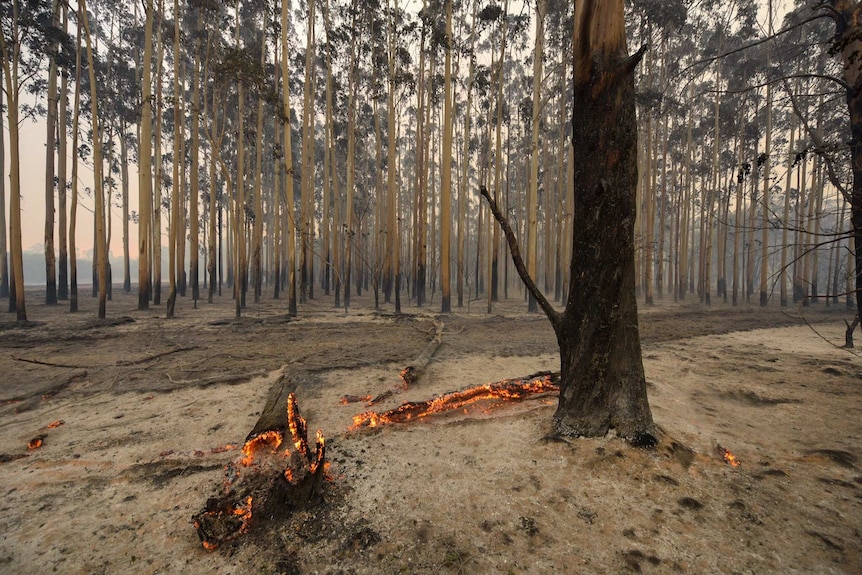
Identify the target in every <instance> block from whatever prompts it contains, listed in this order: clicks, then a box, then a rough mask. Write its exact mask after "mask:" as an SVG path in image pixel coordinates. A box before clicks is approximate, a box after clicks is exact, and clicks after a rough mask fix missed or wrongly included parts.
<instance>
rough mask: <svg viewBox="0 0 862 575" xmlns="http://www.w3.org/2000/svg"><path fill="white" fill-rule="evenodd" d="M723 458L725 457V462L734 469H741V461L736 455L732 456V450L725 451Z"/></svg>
mask: <svg viewBox="0 0 862 575" xmlns="http://www.w3.org/2000/svg"><path fill="white" fill-rule="evenodd" d="M723 457H724V462H725V463H729V464H730V465H731V466H732V467H739V466H740V462H739V460H738V459H737V458H736V456H735V455H734V454H732V453H731V452H730V450H728V449H725V450H724V454H723Z"/></svg>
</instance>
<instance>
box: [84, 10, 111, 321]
mask: <svg viewBox="0 0 862 575" xmlns="http://www.w3.org/2000/svg"><path fill="white" fill-rule="evenodd" d="M81 13H82V15H83V17H82V22H83V25H84V37H85V38H86V40H87V65H88V67H89V70H90V94H91V96H92V97H91V98H90V114H91V122H92V125H93V179H94V187H95V202H94V203H95V204H96V214H95V218H96V245H95V246H94V248H95V253H96V270H97V273H98V279H99V282H98V283H99V312H98V314H99V319H105V312H106V310H105V306H106V301H107V296H108V289H107V288H108V286H107V281H108V253H107V252H108V246H107V243H106V237H105V219H106V218H105V211H106V203H105V190H104V179H103V177H102V136H101V133H100V132H99V109H98V101H99V100H98V98H97V97H96V67H95V58H94V56H93V52H94V50H93V41H92V37H91V36H90V25H89V22H88V19H87V16H86V15H87V3H86V0H81Z"/></svg>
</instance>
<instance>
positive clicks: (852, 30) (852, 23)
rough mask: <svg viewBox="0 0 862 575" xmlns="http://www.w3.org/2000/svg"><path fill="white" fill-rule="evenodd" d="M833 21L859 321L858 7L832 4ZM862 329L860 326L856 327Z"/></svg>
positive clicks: (861, 13) (861, 93) (861, 62)
mask: <svg viewBox="0 0 862 575" xmlns="http://www.w3.org/2000/svg"><path fill="white" fill-rule="evenodd" d="M831 4H832V7H833V8H834V11H833V12H832V14H833V16H834V18H835V48H836V52H838V51H840V53H841V58H842V60H843V64H844V80H845V82H846V83H847V86H848V87H847V108H848V110H849V112H850V133H851V134H852V136H853V137H852V138H851V143H850V163H851V167H852V170H853V187H852V188H851V190H850V194H849V195H850V198H849V200H850V222H851V225H852V226H853V227H852V233H853V255H854V259H855V263H856V270H855V274H856V282H855V286H856V313H857V315H858V316H859V317H860V318H862V58H861V57H862V23H860V22H862V21H860V18H862V3H860V2H858V1H857V0H832V2H831ZM860 325H862V324H860Z"/></svg>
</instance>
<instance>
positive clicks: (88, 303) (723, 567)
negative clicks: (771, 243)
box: [0, 293, 862, 575]
mask: <svg viewBox="0 0 862 575" xmlns="http://www.w3.org/2000/svg"><path fill="white" fill-rule="evenodd" d="M38 297H39V295H38V294H36V293H34V294H33V296H32V297H31V298H30V300H29V302H30V303H29V308H28V310H29V315H30V317H31V319H32V320H33V321H32V322H31V323H30V324H27V325H26V326H18V325H16V324H15V323H14V321H13V319H14V318H13V317H11V316H10V315H9V314H3V316H0V380H2V388H0V490H2V498H0V573H10V574H44V573H51V572H62V573H87V574H89V573H106V574H107V573H207V572H210V573H237V574H245V573H249V574H252V573H253V574H276V573H281V574H289V575H296V574H300V573H301V574H311V573H319V574H330V575H336V574H343V575H347V574H353V573H356V574H365V573H375V574H390V573H488V574H491V573H494V574H497V573H504V574H505V573H531V574H533V573H548V574H558V573H584V574H592V573H596V574H599V573H608V574H611V573H625V572H643V573H740V574H742V573H758V574H761V573H816V574H821V573H822V574H827V573H862V469H860V467H862V460H860V457H861V456H860V453H862V391H860V380H862V358H860V356H859V353H858V352H856V353H853V352H851V351H847V350H841V349H839V348H838V347H836V345H837V344H841V343H843V332H844V325H843V322H842V321H841V319H842V318H844V317H849V314H848V312H846V310H844V309H843V308H842V309H832V310H828V309H819V308H809V309H804V310H803V309H792V310H790V311H788V312H787V313H784V312H782V311H781V310H779V309H767V310H762V309H759V308H749V307H744V308H740V309H734V308H730V307H726V306H721V305H718V306H714V307H713V308H703V307H701V306H698V305H692V304H688V305H673V304H664V305H657V306H654V307H652V308H649V309H646V308H645V309H643V310H642V313H641V323H642V325H641V333H642V338H643V342H644V355H645V359H644V361H645V367H646V374H647V379H648V382H649V393H650V403H651V405H652V409H653V414H654V417H655V419H656V422H657V423H658V425H659V426H660V428H661V430H662V437H661V443H660V444H659V446H658V447H657V448H656V449H655V450H653V451H643V450H639V449H634V448H631V447H629V446H627V445H626V444H625V443H623V442H621V441H619V440H617V439H614V438H611V437H608V438H603V439H590V440H584V439H580V440H572V441H561V440H558V439H554V438H552V437H551V436H550V435H549V432H550V420H551V416H552V414H553V411H554V407H555V403H556V401H555V398H554V397H553V396H547V395H546V396H544V397H537V398H534V399H530V400H527V401H523V402H520V403H507V404H505V405H499V404H494V403H490V402H486V403H484V404H481V405H479V404H477V405H474V406H471V407H470V408H468V409H466V410H461V411H458V412H455V413H450V414H445V415H441V416H436V417H432V418H426V419H423V420H420V421H416V422H411V423H407V424H402V425H393V426H387V427H383V428H378V429H373V430H359V431H350V429H349V428H350V425H351V418H352V416H353V415H355V414H356V413H359V412H361V411H364V409H365V408H364V407H362V405H361V404H350V405H342V404H341V403H339V398H340V397H341V396H342V395H345V394H354V395H366V394H372V395H375V394H378V393H380V392H382V391H385V390H387V389H391V388H393V387H394V386H395V385H396V383H397V381H398V371H399V370H400V369H401V368H402V367H404V366H405V365H407V364H409V363H410V362H411V360H412V359H413V358H415V357H416V356H417V355H418V354H419V353H420V351H421V350H422V349H423V348H424V346H425V344H426V343H427V341H428V340H429V338H430V335H429V333H430V331H431V330H432V329H433V321H434V319H435V318H436V319H440V320H442V321H443V322H444V323H445V326H446V328H445V335H444V340H443V341H444V343H443V345H442V346H441V347H440V348H439V350H438V352H437V354H436V355H435V356H434V360H433V361H432V363H431V364H430V365H429V367H428V368H427V370H426V371H425V372H424V373H423V375H422V377H421V378H420V380H419V381H418V382H417V383H416V384H415V385H414V386H412V387H411V388H410V389H409V390H407V391H404V392H400V393H396V394H394V395H393V396H392V397H391V398H390V399H389V400H387V402H385V403H384V404H381V405H379V406H377V407H378V408H379V409H380V410H383V409H388V408H391V407H395V406H397V405H398V404H400V403H401V402H402V401H407V400H420V399H427V398H430V397H432V396H434V395H436V394H440V393H443V392H447V391H452V390H456V389H462V388H466V387H468V386H472V385H476V384H481V383H486V382H490V381H496V380H499V379H503V378H508V377H513V376H523V375H527V374H530V373H533V372H536V371H539V370H545V369H551V370H553V369H557V368H558V359H557V357H556V355H555V352H556V344H555V340H554V337H553V333H552V331H551V329H550V327H549V325H548V323H547V322H546V321H545V320H544V319H543V318H542V317H540V316H530V315H527V314H525V313H523V307H524V306H523V304H522V303H521V302H507V303H505V304H501V305H499V306H497V307H496V308H495V313H494V314H493V315H488V314H485V313H481V311H483V309H482V308H483V306H482V305H478V306H475V307H474V308H473V310H472V311H470V312H469V313H468V312H464V313H457V314H453V315H450V316H445V317H438V316H435V315H434V314H433V313H432V310H418V309H416V308H408V309H407V310H406V311H407V312H408V313H406V314H404V315H402V316H395V315H393V314H392V313H391V309H390V310H384V311H383V312H379V313H374V312H372V311H370V310H369V304H370V302H369V300H367V299H365V298H364V297H363V298H360V299H359V300H358V301H356V302H355V306H354V309H352V310H351V311H350V313H349V314H348V315H345V314H344V313H343V311H339V310H334V309H332V308H331V306H330V305H329V304H328V303H323V302H317V303H313V304H309V305H305V306H303V307H302V308H301V310H300V317H299V318H298V319H295V320H290V319H289V318H287V317H286V316H285V314H284V312H285V309H284V305H283V303H281V302H273V301H271V300H268V299H267V300H266V301H265V302H264V303H262V304H260V305H251V304H250V305H249V308H248V310H247V312H246V314H245V317H244V318H243V319H241V320H234V319H232V317H233V309H232V303H231V302H230V301H229V300H227V298H224V300H223V301H221V302H220V303H217V304H215V305H207V304H205V303H201V304H199V306H198V309H192V306H191V302H189V301H186V300H181V301H180V302H179V304H178V315H179V317H178V318H176V319H174V320H166V319H164V318H163V317H159V314H160V313H161V315H162V316H163V309H153V310H151V311H150V312H138V311H136V310H135V306H136V299H135V297H134V296H129V295H125V294H122V293H116V294H115V301H113V302H111V304H110V306H109V315H110V317H111V318H113V319H109V320H108V321H105V322H98V321H94V320H93V317H94V316H95V313H94V311H93V309H94V305H95V304H94V302H93V301H92V300H91V299H90V298H85V299H84V300H83V301H82V304H83V305H84V310H83V312H82V313H80V314H76V315H72V314H68V313H66V311H65V309H63V308H46V307H45V306H40V305H36V303H35V302H36V301H37V300H38ZM477 307H478V308H479V310H478V311H477V309H476V308H477ZM36 362H43V363H36ZM282 373H285V374H287V375H289V376H290V377H291V378H292V379H294V380H295V381H299V387H298V397H299V401H300V403H301V406H302V408H303V412H304V414H305V415H306V417H307V418H308V420H309V426H310V427H311V428H312V429H316V428H320V429H322V430H323V432H324V434H325V435H326V437H327V447H328V456H329V458H330V460H331V461H332V469H331V475H332V477H333V481H332V482H331V483H328V484H327V487H326V503H325V504H324V505H323V506H321V507H319V508H317V509H315V510H314V511H312V512H303V513H298V514H296V515H294V516H293V517H291V518H289V519H288V520H286V521H283V522H276V523H270V524H268V525H266V526H265V527H264V528H261V529H259V530H257V531H256V532H253V533H251V534H249V535H248V536H245V537H243V538H241V539H240V540H239V541H237V542H235V543H233V544H230V545H228V546H225V547H223V548H221V549H219V550H218V551H216V552H214V553H211V552H207V551H205V550H204V549H202V548H201V546H200V543H199V541H198V539H197V536H196V534H195V531H194V529H193V527H192V525H191V523H190V516H191V515H192V513H195V512H197V511H199V510H200V509H201V508H202V506H203V504H204V502H205V500H206V498H207V497H209V496H211V495H213V494H215V493H216V492H217V490H218V488H219V486H220V485H221V480H222V468H223V466H224V465H225V464H226V463H227V462H228V461H231V460H232V459H234V458H236V457H237V451H236V450H235V449H228V450H225V449H224V448H225V446H229V445H237V444H239V443H240V442H242V441H243V439H244V438H245V436H246V434H247V433H248V432H249V430H250V429H251V428H252V427H253V425H254V423H255V421H256V420H257V418H258V416H259V414H260V411H261V409H262V407H263V405H264V403H265V401H266V398H267V394H268V391H269V389H270V386H271V385H272V383H273V382H274V381H275V380H276V379H277V378H278V377H279V376H280V375H281V374H282ZM52 422H62V424H61V425H59V426H56V427H53V428H48V426H49V424H51V423H52ZM34 438H41V439H42V441H43V443H42V446H41V447H40V448H38V449H34V450H28V449H27V444H28V442H30V441H31V440H32V439H34ZM719 444H720V445H721V446H723V447H725V448H727V449H730V450H731V451H732V452H733V453H734V454H735V455H736V456H737V457H738V459H739V460H740V461H741V462H742V464H741V466H739V467H731V466H729V465H727V464H726V463H725V462H724V461H723V460H722V458H721V457H720V456H719V452H718V451H717V445H719Z"/></svg>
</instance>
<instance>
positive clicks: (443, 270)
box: [440, 0, 455, 313]
mask: <svg viewBox="0 0 862 575" xmlns="http://www.w3.org/2000/svg"><path fill="white" fill-rule="evenodd" d="M453 2H454V0H446V55H445V58H446V63H445V70H444V73H443V149H442V150H441V153H442V156H443V157H442V168H441V173H440V289H441V294H440V301H441V304H442V305H441V311H442V312H443V313H449V312H451V311H452V292H451V287H452V286H451V282H450V281H449V272H450V262H449V256H450V250H449V241H450V239H451V235H452V234H451V226H452V217H451V211H452V125H453V124H454V115H453V112H452V50H453V49H454V47H455V41H454V37H453V35H452V4H453Z"/></svg>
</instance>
